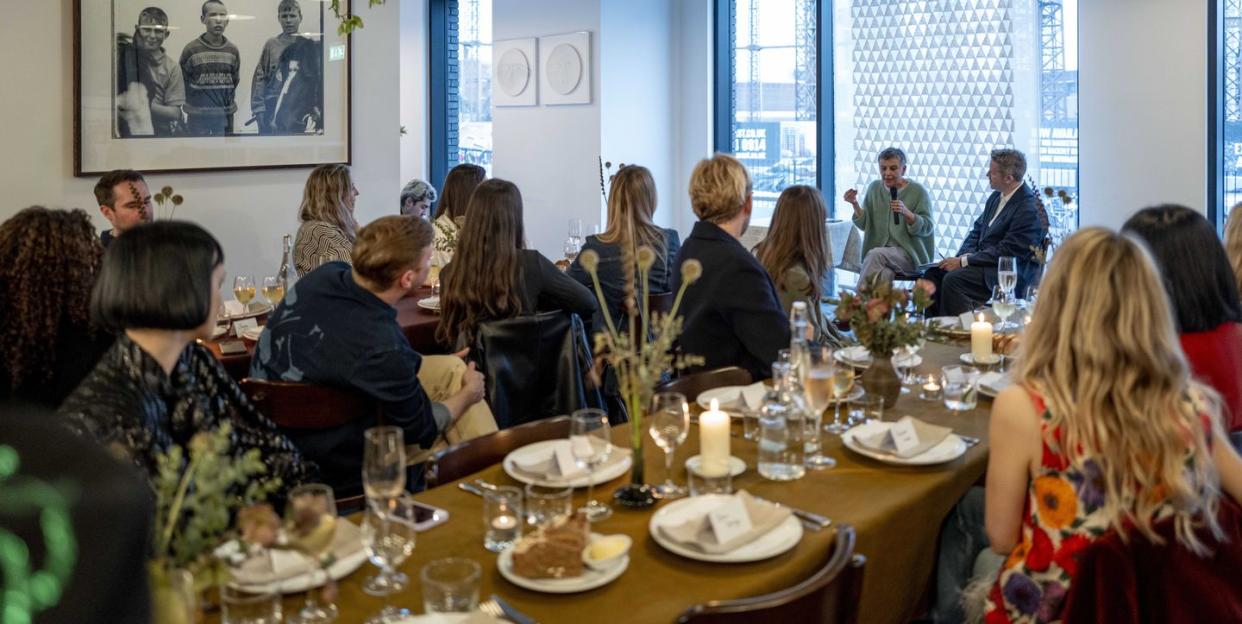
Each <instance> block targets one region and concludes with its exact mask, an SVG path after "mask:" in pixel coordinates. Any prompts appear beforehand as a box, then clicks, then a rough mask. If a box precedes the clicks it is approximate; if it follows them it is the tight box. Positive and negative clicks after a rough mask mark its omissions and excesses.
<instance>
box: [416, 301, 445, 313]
mask: <svg viewBox="0 0 1242 624" xmlns="http://www.w3.org/2000/svg"><path fill="white" fill-rule="evenodd" d="M418 307H420V308H422V309H424V310H431V311H432V312H439V311H440V298H439V297H427V298H426V299H419V300H418Z"/></svg>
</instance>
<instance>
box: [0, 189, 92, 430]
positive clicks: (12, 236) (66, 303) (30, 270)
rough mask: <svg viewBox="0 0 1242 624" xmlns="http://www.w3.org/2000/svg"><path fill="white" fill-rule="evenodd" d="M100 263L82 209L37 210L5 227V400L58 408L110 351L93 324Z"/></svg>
mask: <svg viewBox="0 0 1242 624" xmlns="http://www.w3.org/2000/svg"><path fill="white" fill-rule="evenodd" d="M102 256H103V247H102V246H100V244H99V239H98V238H96V237H95V228H94V227H93V226H91V221H90V218H89V217H87V216H86V213H85V212H83V211H81V210H72V211H70V210H48V209H47V208H44V207H42V206H32V207H30V208H27V209H25V210H23V211H21V212H19V213H17V214H16V215H13V217H11V218H10V219H9V220H8V221H5V222H4V224H3V225H0V257H3V258H4V259H5V260H4V262H3V263H0V293H4V296H2V297H0V399H18V400H23V401H32V402H35V403H40V404H42V405H45V406H47V407H50V408H55V407H56V406H58V405H60V403H61V401H64V400H65V397H67V396H69V393H70V392H73V389H74V388H76V387H77V386H78V383H79V382H81V381H82V378H83V377H86V375H87V374H88V373H90V372H91V369H92V368H95V363H96V362H98V361H99V358H100V357H102V356H103V354H104V352H105V351H107V350H108V347H110V346H112V340H113V337H112V334H109V333H108V332H105V331H100V330H99V329H98V328H96V327H95V326H94V325H93V324H92V323H91V318H90V307H89V304H90V297H91V287H92V286H94V285H95V274H96V273H97V272H98V271H99V263H100V258H101V257H102Z"/></svg>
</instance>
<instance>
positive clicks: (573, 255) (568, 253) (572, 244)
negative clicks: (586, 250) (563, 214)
mask: <svg viewBox="0 0 1242 624" xmlns="http://www.w3.org/2000/svg"><path fill="white" fill-rule="evenodd" d="M579 251H582V245H581V243H579V242H578V239H576V238H574V237H572V236H571V237H569V239H568V240H566V241H565V260H567V261H569V263H570V264H573V261H574V260H576V259H577V258H578V252H579Z"/></svg>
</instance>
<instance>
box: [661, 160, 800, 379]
mask: <svg viewBox="0 0 1242 624" xmlns="http://www.w3.org/2000/svg"><path fill="white" fill-rule="evenodd" d="M690 205H691V207H692V208H693V209H694V214H696V215H698V217H699V222H698V223H695V224H694V229H693V230H691V232H690V237H689V238H687V239H686V243H685V244H684V245H682V247H681V252H680V253H678V254H677V260H675V261H674V262H673V264H674V265H675V266H678V267H680V266H681V265H682V263H683V262H685V261H686V260H690V259H694V260H698V261H699V262H700V263H702V265H703V276H702V278H700V279H699V280H698V281H696V282H695V283H694V284H693V285H692V286H690V287H689V288H687V289H686V294H685V295H684V296H683V298H682V301H681V310H680V312H681V314H682V317H683V318H684V319H685V325H684V329H683V330H682V333H681V337H680V339H679V342H680V344H681V349H682V352H683V353H686V354H688V355H697V356H699V357H702V358H703V362H704V363H703V366H702V368H704V369H712V368H720V367H723V366H740V367H742V368H745V369H746V370H747V371H749V372H750V374H751V377H753V378H755V379H766V378H768V377H771V376H772V362H775V361H776V358H777V356H778V354H779V352H780V350H781V349H784V348H786V347H788V346H789V318H788V316H787V315H786V314H785V310H784V309H783V308H782V307H781V300H780V298H779V297H778V296H777V294H776V287H775V286H774V285H773V284H772V278H771V277H770V276H768V272H767V270H766V269H764V268H763V265H762V264H759V261H758V260H757V259H755V257H754V256H753V255H751V254H750V252H748V251H746V248H745V247H743V246H742V243H741V238H742V234H743V233H744V232H745V231H746V227H747V226H748V225H750V213H751V182H750V174H749V173H747V172H746V167H744V166H742V163H741V162H739V161H738V160H737V159H736V158H734V157H732V156H729V155H727V154H716V155H715V156H712V157H711V158H709V159H706V160H701V161H699V164H698V165H696V166H695V167H694V172H693V173H692V174H691V175H690ZM680 287H681V271H680V270H678V271H676V272H674V274H673V288H672V290H673V291H674V292H676V291H677V290H678V289H679V288H680Z"/></svg>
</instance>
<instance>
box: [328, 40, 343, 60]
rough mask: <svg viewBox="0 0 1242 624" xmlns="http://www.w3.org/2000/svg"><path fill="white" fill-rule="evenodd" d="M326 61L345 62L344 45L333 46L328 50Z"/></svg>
mask: <svg viewBox="0 0 1242 624" xmlns="http://www.w3.org/2000/svg"><path fill="white" fill-rule="evenodd" d="M328 60H329V61H343V60H345V44H340V45H334V46H332V47H330V48H328Z"/></svg>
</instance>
